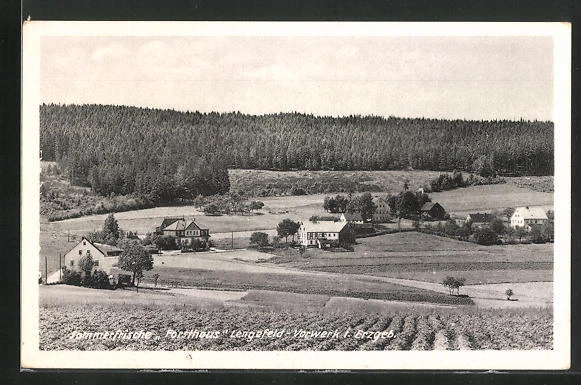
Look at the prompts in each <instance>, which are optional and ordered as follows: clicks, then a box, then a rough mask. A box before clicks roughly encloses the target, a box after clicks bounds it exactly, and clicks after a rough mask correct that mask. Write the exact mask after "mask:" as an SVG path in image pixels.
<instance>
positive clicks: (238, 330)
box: [40, 305, 553, 351]
mask: <svg viewBox="0 0 581 385" xmlns="http://www.w3.org/2000/svg"><path fill="white" fill-rule="evenodd" d="M40 310H41V311H40V349H41V350H256V351H277V350H320V351H329V350H466V349H474V350H481V349H495V350H507V349H519V350H520V349H526V350H529V349H552V344H553V321H552V314H551V312H549V311H534V310H522V311H513V312H501V311H498V310H496V311H494V310H489V311H480V312H443V313H441V314H438V313H437V312H436V311H432V312H431V313H424V314H422V313H418V312H415V311H413V310H410V311H409V312H407V313H406V312H393V314H351V313H341V314H334V313H333V314H331V313H329V314H322V313H285V312H261V311H250V310H243V309H234V308H231V309H218V310H199V309H197V310H196V309H189V308H173V309H170V308H165V309H147V308H144V309H135V310H132V311H131V312H126V311H125V310H124V309H123V308H113V307H90V306H83V305H79V306H76V305H75V306H73V305H71V306H53V307H41V309H40ZM131 333H132V334H131ZM146 333H149V337H147V336H146Z"/></svg>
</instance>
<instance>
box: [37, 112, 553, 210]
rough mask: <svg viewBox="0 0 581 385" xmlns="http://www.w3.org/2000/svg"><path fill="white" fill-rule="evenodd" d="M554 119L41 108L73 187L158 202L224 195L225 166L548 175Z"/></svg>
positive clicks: (45, 146) (54, 152) (51, 156)
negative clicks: (472, 119)
mask: <svg viewBox="0 0 581 385" xmlns="http://www.w3.org/2000/svg"><path fill="white" fill-rule="evenodd" d="M553 130H554V127H553V123H552V122H541V121H525V120H520V121H508V120H496V121H470V120H442V119H425V118H396V117H388V118H384V117H379V116H359V115H356V116H353V115H352V116H344V117H329V116H314V115H311V114H303V113H278V114H268V115H248V114H242V113H240V112H231V113H217V112H212V113H201V112H179V111H174V110H160V109H151V108H138V107H128V106H110V105H55V104H43V105H41V106H40V148H41V150H42V157H43V160H47V161H56V162H58V164H59V166H60V167H61V168H62V169H63V170H64V172H65V175H66V176H67V178H68V179H69V181H71V184H75V185H85V186H90V187H91V188H92V190H93V191H94V192H96V193H97V194H100V195H111V194H112V193H113V194H122V195H125V194H134V195H136V196H143V197H147V199H150V200H151V201H153V202H155V203H164V202H171V201H174V200H176V199H182V198H183V199H190V198H194V197H196V196H199V195H212V194H221V193H225V192H227V191H228V190H229V179H228V171H227V170H228V168H238V169H265V170H282V171H287V170H401V169H421V170H434V171H451V170H463V171H470V172H479V170H483V169H486V170H489V171H488V172H492V173H494V174H499V175H552V174H553V151H554V148H553Z"/></svg>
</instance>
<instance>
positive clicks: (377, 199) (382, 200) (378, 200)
mask: <svg viewBox="0 0 581 385" xmlns="http://www.w3.org/2000/svg"><path fill="white" fill-rule="evenodd" d="M372 201H373V203H379V202H380V203H384V204H387V201H386V200H385V199H383V198H381V197H374V198H373V199H372Z"/></svg>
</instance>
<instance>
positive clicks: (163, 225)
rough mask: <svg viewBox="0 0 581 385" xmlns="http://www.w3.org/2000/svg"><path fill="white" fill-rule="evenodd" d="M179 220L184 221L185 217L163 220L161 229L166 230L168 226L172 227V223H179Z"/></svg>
mask: <svg viewBox="0 0 581 385" xmlns="http://www.w3.org/2000/svg"><path fill="white" fill-rule="evenodd" d="M179 220H182V221H183V220H184V217H166V218H164V219H163V222H161V225H159V228H160V229H161V230H163V229H164V228H166V227H167V226H169V225H171V224H172V223H174V222H176V221H179Z"/></svg>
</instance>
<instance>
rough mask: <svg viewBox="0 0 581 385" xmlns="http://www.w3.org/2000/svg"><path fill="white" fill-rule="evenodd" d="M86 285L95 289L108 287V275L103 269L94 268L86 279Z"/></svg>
mask: <svg viewBox="0 0 581 385" xmlns="http://www.w3.org/2000/svg"><path fill="white" fill-rule="evenodd" d="M88 286H90V287H92V288H95V289H109V288H110V285H109V276H108V275H107V273H105V272H104V271H103V270H96V271H95V272H93V275H92V276H91V279H90V280H89V281H88Z"/></svg>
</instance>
